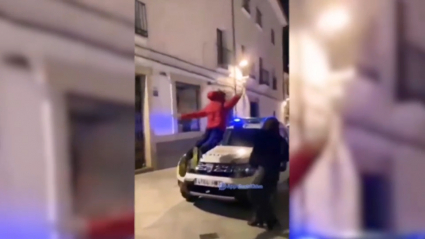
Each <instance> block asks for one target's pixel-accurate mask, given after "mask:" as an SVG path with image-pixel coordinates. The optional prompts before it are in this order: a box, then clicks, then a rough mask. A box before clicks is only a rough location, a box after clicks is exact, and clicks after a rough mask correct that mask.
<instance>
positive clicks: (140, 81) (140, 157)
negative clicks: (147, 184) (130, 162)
mask: <svg viewBox="0 0 425 239" xmlns="http://www.w3.org/2000/svg"><path fill="white" fill-rule="evenodd" d="M145 82H146V76H145V75H136V81H135V84H136V85H135V89H136V102H135V103H136V105H135V107H136V112H135V113H136V120H135V123H136V125H135V128H136V138H135V143H136V145H135V149H136V158H135V168H136V170H138V169H142V168H145V167H146V157H145V155H146V154H145V134H144V127H143V124H144V121H143V117H144V114H143V111H144V99H145V84H146V83H145Z"/></svg>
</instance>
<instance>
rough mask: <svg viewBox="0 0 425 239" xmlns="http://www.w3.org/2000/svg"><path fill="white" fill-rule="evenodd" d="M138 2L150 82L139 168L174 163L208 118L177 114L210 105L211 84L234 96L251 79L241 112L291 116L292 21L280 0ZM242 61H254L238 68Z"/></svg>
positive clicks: (140, 52) (140, 57) (141, 57)
mask: <svg viewBox="0 0 425 239" xmlns="http://www.w3.org/2000/svg"><path fill="white" fill-rule="evenodd" d="M232 5H233V6H232ZM135 9H136V12H135V13H136V15H135V16H136V17H135V26H136V29H135V32H136V34H135V62H136V79H137V80H136V81H138V82H139V81H140V82H143V83H138V84H139V87H140V86H142V87H143V88H144V89H143V90H142V91H141V92H139V93H140V94H141V95H142V96H141V97H139V99H140V100H141V101H143V102H142V103H139V105H143V106H144V107H143V110H140V111H139V112H140V117H139V118H140V119H141V120H140V121H139V124H140V125H141V126H142V127H140V128H141V132H143V133H141V134H139V136H140V137H139V139H140V141H143V142H144V143H141V144H140V147H139V148H140V150H139V151H140V152H141V154H140V155H139V158H138V159H137V160H138V161H139V165H140V167H141V165H143V167H152V168H157V169H158V168H167V167H173V166H175V164H176V163H177V160H178V158H176V156H178V155H181V154H183V153H184V152H185V151H186V150H188V149H189V148H190V147H191V146H192V145H193V143H194V142H195V141H196V139H197V138H198V137H199V136H200V135H201V134H202V131H203V129H204V128H205V126H206V121H205V120H192V121H182V122H179V121H178V120H177V119H176V117H175V115H177V114H181V113H187V112H191V111H197V110H200V109H202V108H203V107H205V105H206V104H207V103H208V100H207V97H206V94H207V92H208V91H210V90H216V89H221V90H224V91H226V92H228V96H229V97H231V96H232V95H234V93H235V85H239V83H240V81H246V85H247V94H246V96H245V97H244V98H243V99H242V100H241V101H240V102H239V103H238V105H237V106H236V107H235V108H236V110H235V112H234V113H236V114H237V115H238V116H244V117H249V116H261V117H265V116H273V115H275V116H277V117H278V118H279V119H281V120H283V119H284V116H283V110H282V102H283V100H284V94H283V62H282V61H283V57H282V29H283V27H284V26H285V25H286V24H287V23H286V19H285V16H284V14H283V11H282V9H281V7H280V5H279V3H278V1H277V0H266V1H260V0H250V1H248V0H234V1H230V0H226V1H209V0H178V1H171V0H163V1H157V0H141V1H139V0H135ZM241 62H244V63H248V64H246V65H245V66H244V67H239V66H238V65H239V63H241ZM143 149H150V150H147V152H145V151H146V150H143ZM143 156H145V158H143ZM142 162H143V163H142Z"/></svg>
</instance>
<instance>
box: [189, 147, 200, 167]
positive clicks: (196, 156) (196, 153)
mask: <svg viewBox="0 0 425 239" xmlns="http://www.w3.org/2000/svg"><path fill="white" fill-rule="evenodd" d="M190 161H191V166H192V168H196V166H198V163H199V149H198V148H197V147H195V148H193V157H192V159H191V160H190Z"/></svg>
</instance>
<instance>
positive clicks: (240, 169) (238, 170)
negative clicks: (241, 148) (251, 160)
mask: <svg viewBox="0 0 425 239" xmlns="http://www.w3.org/2000/svg"><path fill="white" fill-rule="evenodd" d="M233 172H234V173H235V177H238V178H240V177H249V176H252V175H254V174H255V172H256V169H255V168H252V167H251V166H250V165H249V164H243V165H237V166H235V167H234V168H233Z"/></svg>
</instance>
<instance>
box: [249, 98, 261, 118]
mask: <svg viewBox="0 0 425 239" xmlns="http://www.w3.org/2000/svg"><path fill="white" fill-rule="evenodd" d="M249 116H250V117H259V116H260V112H259V106H258V102H255V101H251V102H249Z"/></svg>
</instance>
